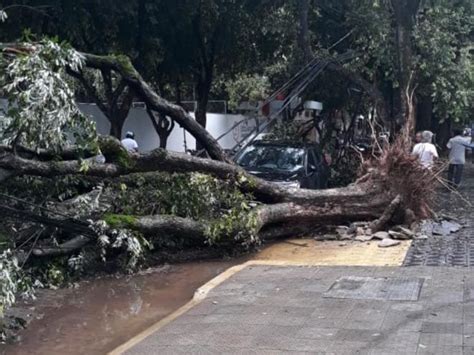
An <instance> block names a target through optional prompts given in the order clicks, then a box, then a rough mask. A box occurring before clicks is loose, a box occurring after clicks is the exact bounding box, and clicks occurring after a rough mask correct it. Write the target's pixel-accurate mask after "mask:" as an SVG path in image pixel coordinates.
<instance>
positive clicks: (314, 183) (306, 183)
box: [301, 148, 320, 189]
mask: <svg viewBox="0 0 474 355" xmlns="http://www.w3.org/2000/svg"><path fill="white" fill-rule="evenodd" d="M305 162H306V164H305V170H304V176H303V178H302V179H301V187H302V188H305V189H318V188H319V187H320V183H319V180H320V177H319V166H320V162H319V160H318V158H317V155H316V154H315V151H314V149H312V148H309V149H308V150H307V151H306V159H305Z"/></svg>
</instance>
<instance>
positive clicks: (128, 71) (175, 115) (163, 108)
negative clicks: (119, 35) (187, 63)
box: [83, 53, 231, 162]
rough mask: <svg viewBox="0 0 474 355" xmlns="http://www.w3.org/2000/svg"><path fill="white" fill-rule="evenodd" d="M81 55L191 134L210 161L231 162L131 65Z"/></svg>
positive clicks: (87, 61)
mask: <svg viewBox="0 0 474 355" xmlns="http://www.w3.org/2000/svg"><path fill="white" fill-rule="evenodd" d="M83 55H84V57H85V59H86V65H87V66H89V67H91V68H96V69H102V68H108V69H113V70H115V71H117V72H118V73H119V74H120V75H121V76H122V78H123V80H124V81H125V82H126V83H127V84H128V85H129V86H130V87H131V88H132V89H133V90H134V92H135V93H136V95H137V96H138V97H140V99H142V100H143V101H144V102H145V103H146V105H147V107H148V108H150V109H151V110H154V111H157V112H160V113H161V114H163V115H165V116H168V117H170V118H171V119H172V120H174V121H175V122H177V123H178V124H179V125H180V126H181V127H183V128H184V129H185V130H187V131H188V132H189V133H191V134H192V135H193V137H194V138H196V140H197V141H199V142H200V143H201V144H202V145H203V146H204V147H205V149H206V151H207V152H208V154H209V156H210V157H211V158H212V159H215V160H220V161H225V162H231V160H230V159H229V158H228V157H227V155H226V154H225V152H224V151H223V149H222V148H221V147H220V146H219V144H218V143H217V141H216V140H215V139H214V138H213V137H212V136H211V135H210V134H209V132H207V131H206V130H205V129H203V127H202V126H201V125H200V124H199V123H198V122H196V120H194V119H193V117H192V116H190V115H189V114H188V113H187V112H186V111H185V110H184V109H183V108H182V107H181V106H178V105H174V104H172V103H170V102H168V101H166V100H165V99H163V98H161V97H160V96H158V95H157V94H156V92H155V91H153V90H152V89H151V88H150V86H149V85H148V84H147V83H146V82H145V81H144V80H143V78H142V77H141V76H140V74H139V73H138V72H137V71H136V70H135V68H133V66H132V65H131V63H124V62H123V61H121V60H117V59H116V58H115V57H109V56H96V55H92V54H87V53H83Z"/></svg>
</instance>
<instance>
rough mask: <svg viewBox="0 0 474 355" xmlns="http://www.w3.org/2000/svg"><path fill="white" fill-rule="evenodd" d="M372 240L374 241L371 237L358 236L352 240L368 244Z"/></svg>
mask: <svg viewBox="0 0 474 355" xmlns="http://www.w3.org/2000/svg"><path fill="white" fill-rule="evenodd" d="M372 239H374V237H373V236H372V235H358V236H357V237H355V238H354V240H356V241H358V242H369V241H371V240H372Z"/></svg>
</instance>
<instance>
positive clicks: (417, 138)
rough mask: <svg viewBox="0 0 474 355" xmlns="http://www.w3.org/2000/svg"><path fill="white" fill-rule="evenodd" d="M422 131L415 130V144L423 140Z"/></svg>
mask: <svg viewBox="0 0 474 355" xmlns="http://www.w3.org/2000/svg"><path fill="white" fill-rule="evenodd" d="M421 133H422V132H416V135H415V144H418V143H421V142H422V140H423V137H422V135H421Z"/></svg>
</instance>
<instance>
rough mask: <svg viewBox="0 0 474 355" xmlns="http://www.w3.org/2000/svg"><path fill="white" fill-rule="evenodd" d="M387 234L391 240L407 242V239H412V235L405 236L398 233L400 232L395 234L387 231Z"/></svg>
mask: <svg viewBox="0 0 474 355" xmlns="http://www.w3.org/2000/svg"><path fill="white" fill-rule="evenodd" d="M388 234H389V235H390V237H391V238H393V239H397V240H407V239H412V238H413V234H412V235H407V234H405V233H400V232H395V231H392V230H390V231H388Z"/></svg>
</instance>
